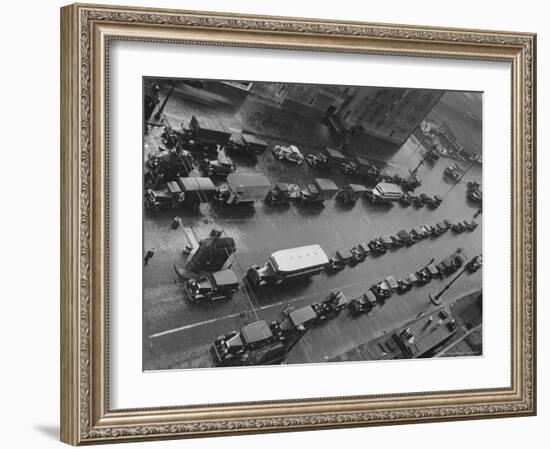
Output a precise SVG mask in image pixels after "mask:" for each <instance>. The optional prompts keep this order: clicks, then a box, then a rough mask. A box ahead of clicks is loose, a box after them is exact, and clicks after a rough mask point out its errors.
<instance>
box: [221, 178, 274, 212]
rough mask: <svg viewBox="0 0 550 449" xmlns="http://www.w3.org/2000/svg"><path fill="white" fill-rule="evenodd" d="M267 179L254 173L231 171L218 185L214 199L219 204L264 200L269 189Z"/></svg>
mask: <svg viewBox="0 0 550 449" xmlns="http://www.w3.org/2000/svg"><path fill="white" fill-rule="evenodd" d="M271 187H272V186H271V182H270V181H269V179H268V178H267V177H266V176H264V175H260V174H256V173H242V174H241V173H231V174H230V175H229V176H228V177H227V182H226V183H225V184H222V185H221V186H219V187H218V189H217V192H216V196H215V199H216V200H217V201H218V203H220V204H235V205H236V204H244V203H253V202H254V201H260V200H264V199H265V197H266V195H267V193H268V192H269V191H270V190H271Z"/></svg>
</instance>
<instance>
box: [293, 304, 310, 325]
mask: <svg viewBox="0 0 550 449" xmlns="http://www.w3.org/2000/svg"><path fill="white" fill-rule="evenodd" d="M288 316H289V317H290V319H291V320H292V322H293V323H294V325H295V326H299V325H300V324H304V323H307V322H308V321H311V320H314V319H315V318H317V313H316V312H315V310H313V307H311V306H305V307H302V308H300V309H297V310H293V311H292V312H290V313H289V314H288Z"/></svg>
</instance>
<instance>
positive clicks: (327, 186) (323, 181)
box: [315, 178, 338, 191]
mask: <svg viewBox="0 0 550 449" xmlns="http://www.w3.org/2000/svg"><path fill="white" fill-rule="evenodd" d="M315 184H316V185H317V186H318V187H319V188H320V189H321V190H335V191H336V190H338V186H337V185H336V184H335V183H334V181H333V180H332V179H328V178H315Z"/></svg>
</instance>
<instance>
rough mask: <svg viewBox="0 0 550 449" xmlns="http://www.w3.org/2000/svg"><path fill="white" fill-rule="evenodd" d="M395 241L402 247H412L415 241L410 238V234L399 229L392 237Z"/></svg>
mask: <svg viewBox="0 0 550 449" xmlns="http://www.w3.org/2000/svg"><path fill="white" fill-rule="evenodd" d="M394 238H395V239H396V240H398V241H400V242H401V244H402V245H413V244H414V243H416V241H415V240H414V239H413V238H412V237H411V234H410V233H409V232H407V231H405V230H404V229H401V231H399V232H398V233H397V234H395V237H394Z"/></svg>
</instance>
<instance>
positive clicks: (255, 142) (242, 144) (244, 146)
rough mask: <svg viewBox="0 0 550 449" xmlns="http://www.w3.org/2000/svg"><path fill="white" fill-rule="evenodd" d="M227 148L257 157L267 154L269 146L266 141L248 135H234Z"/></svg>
mask: <svg viewBox="0 0 550 449" xmlns="http://www.w3.org/2000/svg"><path fill="white" fill-rule="evenodd" d="M227 147H228V148H229V150H230V151H233V152H236V153H240V154H244V155H246V156H254V157H257V156H259V155H261V154H263V153H264V152H265V150H266V149H267V147H268V144H267V142H266V141H265V140H263V139H261V138H259V137H257V136H254V135H252V134H248V133H244V132H243V133H234V134H232V135H231V138H230V139H229V143H228V144H227Z"/></svg>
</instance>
